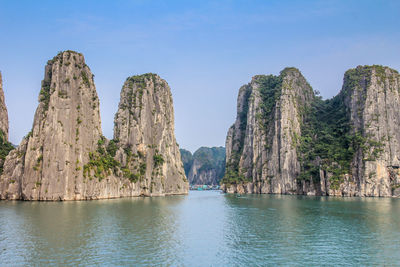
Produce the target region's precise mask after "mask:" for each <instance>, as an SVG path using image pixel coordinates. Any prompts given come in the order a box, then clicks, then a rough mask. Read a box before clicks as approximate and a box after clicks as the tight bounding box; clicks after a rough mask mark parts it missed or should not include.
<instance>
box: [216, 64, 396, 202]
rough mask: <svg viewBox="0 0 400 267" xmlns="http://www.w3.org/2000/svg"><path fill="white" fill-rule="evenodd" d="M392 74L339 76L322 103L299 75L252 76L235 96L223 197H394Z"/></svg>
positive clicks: (371, 71)
mask: <svg viewBox="0 0 400 267" xmlns="http://www.w3.org/2000/svg"><path fill="white" fill-rule="evenodd" d="M399 82H400V76H399V74H398V72H397V71H395V70H392V69H390V68H388V67H382V66H364V67H361V66H359V67H357V68H355V69H351V70H349V71H348V72H346V74H345V78H344V84H343V89H342V90H341V92H340V93H339V94H338V95H337V96H336V97H334V98H332V99H329V100H325V101H322V100H321V99H320V97H317V96H315V95H314V92H313V90H312V88H311V87H310V85H309V84H308V83H307V82H306V80H305V79H304V77H303V76H302V75H301V73H300V72H299V71H298V70H296V69H294V68H287V69H285V70H283V71H282V72H281V74H280V75H279V76H272V75H270V76H255V77H254V78H253V80H252V81H251V83H249V84H248V85H245V86H243V87H242V88H241V89H240V91H239V96H238V114H237V119H236V122H235V124H234V125H233V126H232V127H231V128H230V129H229V131H228V136H227V140H226V155H227V158H226V173H225V177H224V179H223V180H222V182H221V183H222V184H223V185H222V188H223V189H224V190H225V191H226V192H231V193H234V192H239V193H279V194H307V195H335V196H392V195H397V194H398V188H399V187H400V180H399V174H400V172H399V167H400V163H399V157H400V151H399V150H400V145H399V143H400V124H399V120H400V99H399V97H400V96H399V94H400V84H399Z"/></svg>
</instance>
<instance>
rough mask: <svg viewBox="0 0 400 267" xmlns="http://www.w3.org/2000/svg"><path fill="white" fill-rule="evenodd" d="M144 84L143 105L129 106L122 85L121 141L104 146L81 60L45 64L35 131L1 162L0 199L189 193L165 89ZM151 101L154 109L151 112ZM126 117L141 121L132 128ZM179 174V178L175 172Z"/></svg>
mask: <svg viewBox="0 0 400 267" xmlns="http://www.w3.org/2000/svg"><path fill="white" fill-rule="evenodd" d="M157 81H159V78H158V79H157ZM143 85H144V86H145V87H146V88H142V89H143V90H142V91H141V92H142V93H139V94H138V95H137V97H138V98H141V101H142V102H140V103H143V104H141V105H140V107H139V106H136V104H134V102H131V101H134V99H133V98H132V94H126V92H125V91H126V86H124V88H123V90H122V93H121V104H120V109H119V111H118V113H117V115H116V126H115V128H116V131H117V132H116V133H115V136H116V137H117V138H119V139H118V140H111V141H109V140H107V139H106V138H104V137H103V136H102V131H101V121H100V109H99V108H100V107H99V99H98V96H97V92H96V88H95V85H94V81H93V75H92V73H91V71H90V69H89V67H88V66H87V65H86V64H85V61H84V57H83V55H82V54H80V53H76V52H73V51H65V52H61V53H59V54H58V55H57V56H56V57H54V58H53V59H52V60H50V61H48V63H47V66H46V67H45V77H44V80H43V82H42V88H41V91H40V94H39V105H38V108H37V110H36V113H35V117H34V122H33V126H32V131H31V132H30V133H29V134H28V135H27V136H26V137H25V138H24V139H23V140H22V142H21V144H20V145H19V146H18V148H16V149H14V150H12V151H11V152H10V153H9V155H8V156H7V158H6V161H5V164H4V172H3V175H2V176H1V178H0V198H1V199H23V200H81V199H102V198H115V197H127V196H139V195H146V196H152V195H165V194H180V193H186V192H187V182H185V176H184V174H183V169H182V163H181V161H180V155H179V150H178V148H177V145H176V142H175V137H174V132H173V130H174V128H173V123H174V121H173V109H172V100H171V95H170V92H169V88H168V87H165V88H164V87H163V88H161V86H159V87H155V86H154V84H151V83H150V82H149V81H148V80H146V82H145V83H144V84H143ZM165 85H166V83H165V82H164V83H163V86H165ZM155 88H157V89H159V90H160V92H156V91H154V90H155ZM134 89H135V90H138V87H134ZM135 90H131V92H132V93H135V92H134V91H135ZM150 91H151V94H150V93H149V92H150ZM154 99H156V100H157V101H158V102H157V104H158V105H159V106H156V107H154V109H151V108H153V106H152V105H151V104H150V103H153V101H154ZM138 103H139V102H138ZM124 105H130V109H129V110H128V115H129V116H128V117H122V116H121V114H122V113H123V111H121V107H122V106H124ZM142 107H144V108H143V109H142ZM131 113H132V114H135V115H132V117H134V116H138V118H139V114H141V115H142V117H141V118H142V119H141V120H140V121H139V122H138V123H136V124H132V119H131ZM148 113H150V114H151V115H152V116H149V114H148ZM119 118H120V119H119ZM124 118H125V119H126V120H124ZM139 119H140V118H139ZM167 122H168V123H169V125H168V124H167ZM153 127H155V128H154V129H153ZM121 129H124V131H123V130H121ZM155 131H157V133H159V134H160V135H154V134H153V133H154V132H155ZM126 132H127V133H128V134H127V135H124V134H125V133H126ZM148 140H151V143H149V142H148ZM149 145H154V147H152V148H151V149H150V148H148V147H147V146H149ZM168 146H169V148H168ZM138 147H140V149H138ZM157 149H158V150H157ZM138 151H141V152H142V153H143V154H142V158H140V159H138V158H137V157H135V156H136V155H137V154H138V153H139V152H138ZM155 151H157V152H155ZM153 162H154V164H153ZM155 162H157V164H156V163H155ZM152 164H153V165H152ZM156 165H157V166H156ZM138 166H139V167H138ZM176 166H178V167H176ZM154 170H156V171H154ZM180 170H181V172H182V174H179V173H178V174H176V171H178V172H179V171H180ZM179 187H180V188H179Z"/></svg>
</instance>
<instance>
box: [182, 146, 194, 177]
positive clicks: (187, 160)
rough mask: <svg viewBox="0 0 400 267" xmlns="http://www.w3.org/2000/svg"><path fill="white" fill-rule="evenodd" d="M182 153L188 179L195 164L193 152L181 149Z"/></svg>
mask: <svg viewBox="0 0 400 267" xmlns="http://www.w3.org/2000/svg"><path fill="white" fill-rule="evenodd" d="M179 151H180V152H181V158H182V163H183V169H184V170H185V174H186V177H188V175H189V171H190V168H192V164H193V155H192V152H190V151H189V150H186V149H182V148H181V149H179Z"/></svg>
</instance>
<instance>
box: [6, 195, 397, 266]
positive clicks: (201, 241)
mask: <svg viewBox="0 0 400 267" xmlns="http://www.w3.org/2000/svg"><path fill="white" fill-rule="evenodd" d="M399 226H400V199H387V198H384V199H381V198H379V199H378V198H327V197H303V196H281V195H261V196H260V195H254V196H253V195H244V196H240V197H237V196H235V195H223V194H220V193H219V192H215V191H214V192H210V191H206V192H191V193H190V195H189V196H171V197H160V198H129V199H117V200H101V201H88V202H84V201H82V202H54V203H53V202H12V201H9V202H6V201H3V202H0V265H4V266H11V265H12V266H15V265H73V266H76V265H85V266H87V265H146V266H149V265H178V266H182V265H183V266H211V265H213V266H220V265H228V266H232V265H265V264H271V265H272V264H283V265H324V264H325V265H326V264H334V265H349V264H350V265H366V264H367V265H396V264H399V263H400V253H399V251H400V227H399Z"/></svg>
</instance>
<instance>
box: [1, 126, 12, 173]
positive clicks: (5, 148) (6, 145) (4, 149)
mask: <svg viewBox="0 0 400 267" xmlns="http://www.w3.org/2000/svg"><path fill="white" fill-rule="evenodd" d="M13 149H14V147H13V145H12V144H11V143H10V142H8V141H7V140H6V138H5V134H4V132H3V131H2V130H0V174H2V173H3V167H4V160H5V158H6V157H7V155H8V153H10V151H11V150H13Z"/></svg>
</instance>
